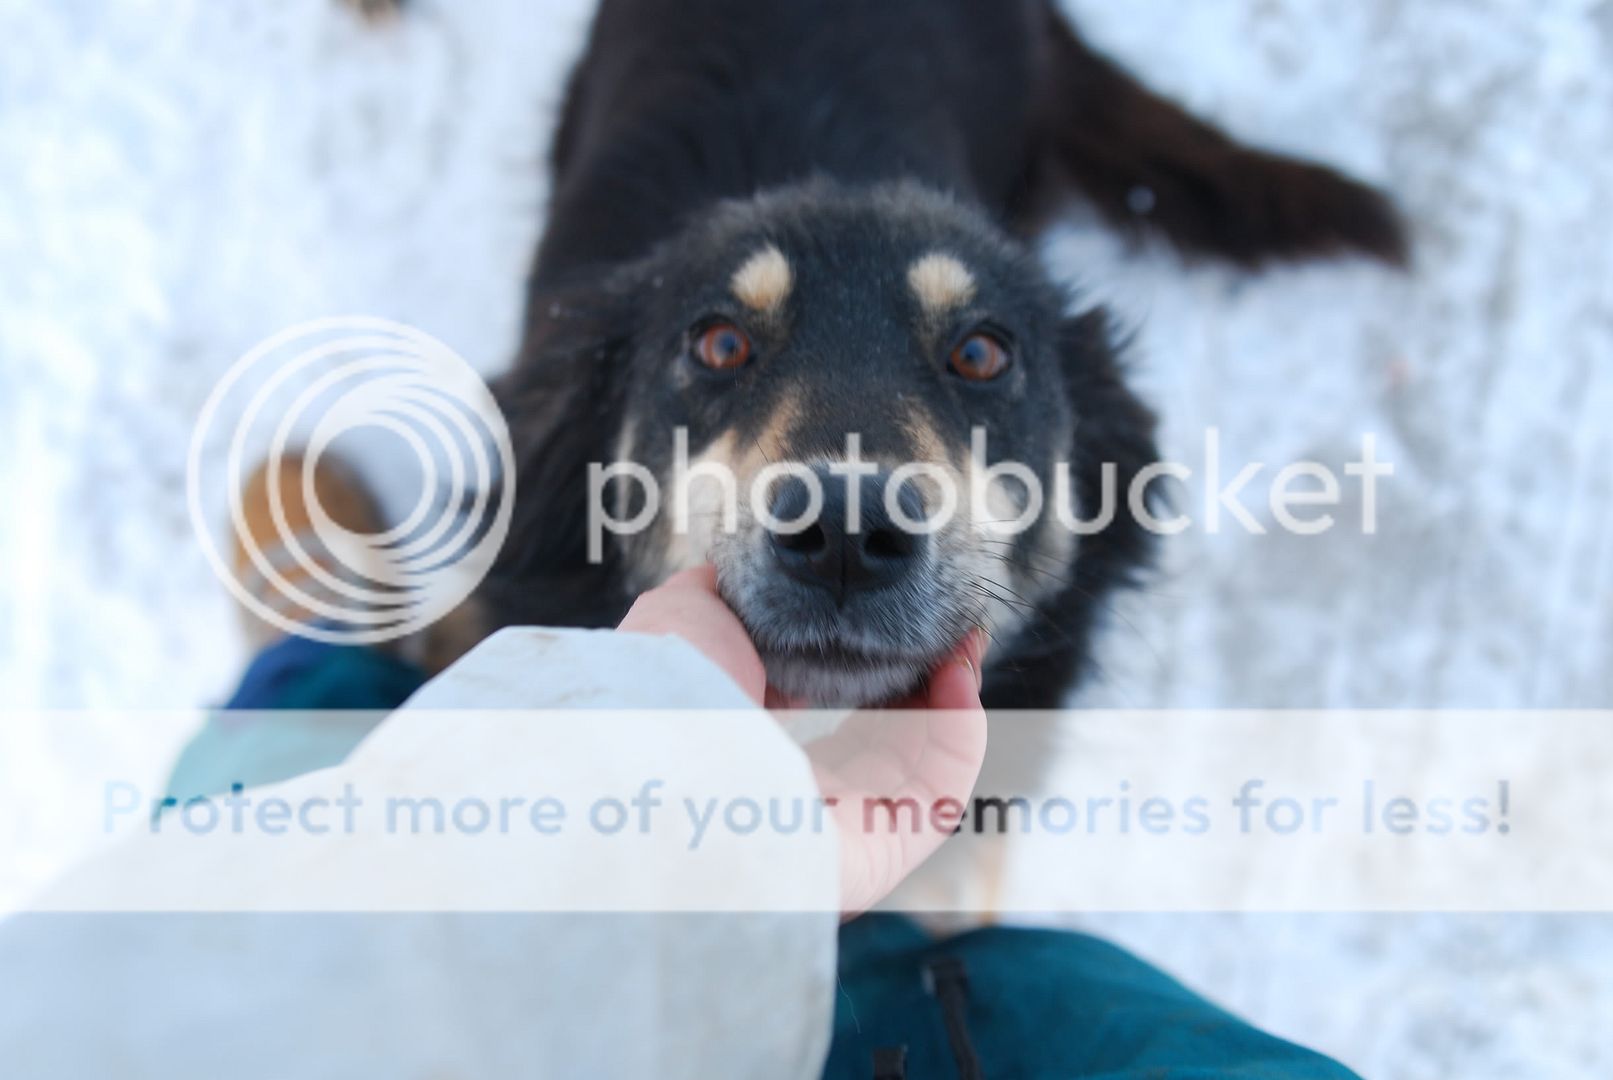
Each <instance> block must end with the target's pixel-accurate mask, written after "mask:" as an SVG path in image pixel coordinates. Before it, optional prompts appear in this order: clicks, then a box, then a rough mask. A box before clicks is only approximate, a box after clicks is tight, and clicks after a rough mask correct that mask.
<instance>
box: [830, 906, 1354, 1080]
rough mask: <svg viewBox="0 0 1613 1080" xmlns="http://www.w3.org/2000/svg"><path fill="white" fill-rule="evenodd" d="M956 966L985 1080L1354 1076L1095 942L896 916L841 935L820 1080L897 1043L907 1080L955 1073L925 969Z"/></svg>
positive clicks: (947, 1079)
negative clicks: (951, 933)
mask: <svg viewBox="0 0 1613 1080" xmlns="http://www.w3.org/2000/svg"><path fill="white" fill-rule="evenodd" d="M943 958H946V959H950V960H954V961H958V962H960V963H961V965H962V968H963V971H964V972H965V974H966V977H967V982H968V990H967V1006H966V1009H965V1011H964V1018H963V1019H964V1025H963V1026H964V1029H965V1030H966V1031H967V1033H968V1037H969V1039H970V1041H971V1043H972V1044H973V1048H974V1051H975V1052H976V1053H977V1054H978V1056H979V1062H980V1071H981V1075H982V1076H985V1077H988V1078H990V1080H1055V1078H1057V1080H1070V1078H1076V1077H1080V1078H1085V1080H1212V1078H1216V1080H1279V1078H1282V1080H1359V1078H1356V1077H1355V1074H1354V1073H1352V1072H1351V1071H1350V1070H1348V1069H1346V1068H1345V1067H1344V1066H1342V1065H1339V1064H1338V1063H1336V1062H1334V1061H1331V1060H1329V1059H1327V1058H1324V1057H1322V1056H1321V1055H1319V1054H1316V1053H1314V1052H1312V1051H1309V1050H1305V1049H1303V1048H1301V1047H1298V1046H1295V1045H1293V1044H1292V1043H1288V1042H1284V1041H1283V1040H1281V1039H1278V1038H1275V1037H1274V1036H1271V1035H1267V1034H1265V1033H1264V1032H1261V1031H1258V1030H1256V1029H1255V1028H1253V1027H1250V1026H1249V1025H1248V1024H1246V1023H1244V1022H1243V1021H1241V1020H1238V1019H1237V1018H1235V1017H1233V1016H1232V1015H1230V1014H1229V1013H1226V1012H1224V1011H1222V1010H1221V1009H1218V1008H1216V1007H1215V1006H1214V1005H1211V1004H1210V1003H1209V1002H1207V1001H1205V1000H1204V999H1203V998H1201V997H1199V996H1198V995H1196V994H1194V993H1192V992H1191V991H1189V990H1188V989H1187V988H1186V987H1184V986H1182V985H1181V984H1180V983H1178V982H1176V981H1175V980H1174V979H1172V978H1171V977H1170V976H1168V975H1166V974H1165V973H1164V972H1162V971H1159V970H1158V969H1157V968H1154V967H1151V966H1149V965H1148V964H1146V963H1144V962H1143V961H1141V960H1139V959H1137V958H1136V957H1135V956H1132V955H1131V954H1129V953H1127V952H1125V951H1123V950H1121V949H1118V948H1116V947H1115V946H1113V945H1110V944H1108V943H1107V942H1104V941H1100V940H1098V939H1097V938H1094V937H1088V936H1086V935H1084V934H1075V933H1069V932H1066V931H1057V930H1027V929H1014V928H1008V927H989V928H986V929H983V930H976V931H973V932H971V933H967V934H962V935H959V936H956V937H951V938H946V939H940V940H937V939H935V938H932V937H931V936H930V935H928V934H927V933H926V932H925V931H924V930H923V929H921V928H920V927H919V926H918V925H917V924H916V923H914V922H913V921H912V920H910V919H906V918H903V917H900V916H895V915H866V916H864V917H863V918H861V919H858V920H856V921H855V922H852V923H849V924H848V925H846V926H845V927H843V928H842V929H841V932H840V964H839V966H840V986H839V993H838V996H837V1000H836V1005H835V1030H834V1044H833V1046H832V1048H831V1049H830V1053H829V1061H828V1063H827V1065H826V1066H825V1068H824V1073H823V1075H824V1077H825V1078H826V1080H867V1078H868V1077H869V1076H871V1075H872V1072H871V1068H870V1063H871V1062H872V1061H873V1054H874V1051H875V1050H878V1049H881V1048H884V1047H893V1046H905V1047H906V1048H907V1075H908V1076H910V1077H912V1078H914V1080H920V1078H923V1080H943V1078H944V1080H951V1078H953V1077H956V1076H957V1075H958V1069H957V1065H956V1061H955V1058H954V1055H953V1052H952V1049H951V1045H950V1043H949V1041H948V1037H947V1031H946V1028H945V1025H944V1021H943V1010H942V1007H941V1004H940V1002H939V1000H938V999H937V997H936V996H934V995H933V994H932V993H931V992H930V990H929V989H928V988H927V987H926V979H925V969H926V968H927V967H928V966H929V965H930V964H931V963H932V962H934V961H936V960H940V959H943Z"/></svg>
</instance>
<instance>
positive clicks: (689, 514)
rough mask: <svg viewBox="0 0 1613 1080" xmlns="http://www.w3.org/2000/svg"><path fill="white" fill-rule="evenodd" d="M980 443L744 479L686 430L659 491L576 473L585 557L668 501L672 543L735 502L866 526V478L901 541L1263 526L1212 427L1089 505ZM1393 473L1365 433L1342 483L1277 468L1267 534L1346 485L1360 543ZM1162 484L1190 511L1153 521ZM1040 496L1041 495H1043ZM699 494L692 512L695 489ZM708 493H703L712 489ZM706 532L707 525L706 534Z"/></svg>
mask: <svg viewBox="0 0 1613 1080" xmlns="http://www.w3.org/2000/svg"><path fill="white" fill-rule="evenodd" d="M989 439H990V436H989V434H988V433H987V431H986V430H985V429H984V428H981V427H976V428H974V429H972V431H971V433H970V445H969V464H968V467H967V468H966V469H962V470H959V469H954V468H951V467H949V466H945V465H940V464H937V463H933V462H910V463H905V464H900V465H896V466H894V467H892V466H891V465H890V464H889V463H880V462H876V461H869V460H867V459H865V458H864V457H863V451H862V437H861V435H859V434H858V433H855V432H853V433H850V434H848V435H847V436H846V439H845V449H844V453H843V455H842V456H841V457H839V458H837V459H832V460H831V459H823V460H819V461H815V462H798V461H769V462H768V464H767V465H766V466H765V467H763V468H761V469H760V470H758V471H757V472H756V473H755V475H754V476H752V477H751V478H750V479H749V482H748V484H747V483H742V481H741V478H740V477H739V476H738V475H736V473H735V472H734V470H733V469H732V468H731V467H730V466H729V465H727V464H725V463H724V462H721V461H711V460H697V461H691V459H690V451H689V432H688V429H686V428H682V427H679V428H676V429H674V431H673V446H672V454H671V474H670V476H669V477H667V478H666V480H667V483H668V485H669V486H670V488H671V492H672V493H671V496H670V498H668V497H667V496H666V495H665V494H664V493H663V491H662V486H663V481H662V478H661V477H658V476H657V475H656V474H655V473H654V472H653V471H652V470H650V469H649V468H648V467H646V466H645V465H643V464H641V463H640V462H636V461H626V460H621V461H615V462H611V463H608V464H607V463H603V462H593V463H590V464H589V466H588V492H589V501H588V555H589V559H590V560H591V561H593V562H596V563H597V562H599V561H600V560H602V559H603V557H604V549H605V537H606V535H607V534H608V535H613V536H636V535H638V534H640V533H643V532H645V531H646V530H648V529H650V528H651V527H653V526H654V525H655V524H656V522H658V521H660V520H661V519H662V516H663V510H664V509H666V508H667V504H668V503H669V502H670V504H671V505H670V510H671V514H670V527H671V530H672V533H673V534H674V535H675V536H678V537H687V536H689V535H691V533H692V532H693V531H695V526H696V523H697V522H698V523H700V526H701V527H702V528H703V529H710V531H721V532H723V533H726V534H730V535H731V534H733V533H735V532H737V531H738V530H739V527H740V517H741V514H740V506H741V502H740V498H741V495H742V494H743V495H745V496H747V497H748V498H747V500H746V502H745V504H744V505H745V506H747V507H748V508H749V513H748V517H749V519H750V520H754V521H755V522H757V523H758V524H759V525H760V526H761V527H763V528H764V529H766V530H767V531H769V532H771V533H774V534H778V535H783V536H790V535H795V534H798V533H801V532H803V531H805V530H807V529H810V528H811V527H812V526H813V525H814V524H816V523H817V522H818V520H819V518H820V516H822V515H823V514H824V513H825V507H826V505H828V502H829V499H828V494H827V493H829V492H835V493H837V495H838V497H837V498H836V499H835V501H834V509H833V510H832V511H830V512H833V513H844V515H845V529H846V531H847V532H848V533H849V534H856V533H857V532H859V531H860V528H861V526H862V524H863V522H864V520H865V510H864V504H865V503H866V501H867V499H868V498H869V497H870V492H869V490H868V488H867V487H866V485H865V481H866V480H869V479H874V480H876V481H877V482H876V483H874V485H873V489H874V490H873V492H872V497H873V498H874V499H876V500H881V502H880V509H881V510H882V511H883V516H882V518H881V520H882V521H883V522H888V523H890V524H892V525H894V526H896V527H897V528H899V529H901V530H902V531H904V532H907V533H910V534H913V535H929V534H933V533H936V532H940V531H942V530H944V529H946V528H947V527H949V526H950V525H952V524H953V523H954V522H955V521H957V520H958V517H959V515H960V514H961V513H964V512H965V511H967V517H966V519H965V520H966V521H967V523H968V525H969V527H970V528H972V529H975V530H977V531H980V532H983V533H986V534H989V535H992V536H997V537H1014V536H1018V535H1020V534H1022V533H1024V532H1026V531H1027V530H1029V529H1031V528H1032V527H1034V526H1036V525H1038V524H1040V523H1042V522H1043V521H1045V520H1048V519H1049V518H1051V520H1052V521H1053V522H1054V523H1055V525H1056V526H1057V527H1060V528H1063V529H1065V530H1066V531H1068V532H1070V533H1072V534H1074V535H1076V536H1092V535H1095V534H1097V533H1101V532H1103V531H1104V530H1106V529H1108V528H1109V527H1110V526H1112V525H1113V524H1114V523H1115V521H1116V519H1117V518H1118V517H1119V516H1120V515H1121V513H1122V512H1124V513H1126V514H1127V515H1128V516H1129V518H1130V519H1131V520H1133V521H1135V522H1136V523H1137V524H1138V525H1139V526H1140V527H1141V528H1143V529H1144V530H1145V531H1147V532H1150V533H1153V534H1155V535H1159V536H1171V535H1175V534H1177V533H1181V532H1185V531H1186V530H1188V529H1190V528H1193V527H1194V526H1195V525H1197V526H1200V527H1201V528H1202V529H1203V531H1204V532H1206V533H1208V534H1211V535H1215V534H1218V533H1220V532H1221V531H1222V529H1223V528H1224V527H1225V524H1226V523H1227V522H1231V523H1232V524H1233V525H1234V526H1236V527H1237V528H1240V529H1242V530H1243V531H1244V532H1247V533H1249V534H1252V535H1262V534H1265V533H1267V532H1269V531H1271V530H1270V529H1268V528H1267V526H1266V525H1265V524H1264V523H1263V522H1262V520H1261V518H1260V516H1258V514H1257V510H1258V502H1257V503H1256V509H1251V506H1250V505H1249V503H1248V501H1247V496H1250V495H1251V494H1255V493H1257V492H1258V490H1259V485H1260V482H1261V481H1262V478H1263V477H1264V476H1265V474H1266V465H1265V464H1264V463H1262V462H1247V463H1244V464H1242V466H1241V467H1239V468H1238V469H1237V470H1236V471H1235V472H1231V471H1230V470H1229V467H1228V466H1227V464H1226V463H1225V462H1224V460H1223V451H1222V446H1221V432H1220V430H1219V429H1218V428H1215V427H1210V428H1207V429H1206V430H1205V436H1204V453H1203V458H1202V462H1203V464H1202V471H1201V472H1196V471H1195V470H1194V468H1192V467H1191V466H1189V465H1187V464H1184V463H1182V462H1175V461H1157V462H1152V463H1149V464H1148V465H1145V466H1143V467H1141V468H1139V469H1137V470H1136V471H1135V472H1134V473H1132V474H1131V475H1130V476H1129V477H1128V478H1127V479H1126V480H1125V481H1124V483H1123V482H1122V479H1121V476H1120V468H1119V465H1118V464H1117V463H1116V462H1112V461H1106V462H1099V463H1098V466H1097V469H1098V483H1097V487H1098V494H1097V498H1096V499H1095V500H1094V502H1095V505H1083V504H1081V500H1078V499H1077V496H1076V491H1077V489H1078V485H1077V483H1076V477H1075V475H1074V470H1073V468H1072V466H1071V464H1070V463H1069V462H1068V461H1057V462H1054V463H1052V464H1051V466H1050V467H1049V468H1046V469H1045V471H1038V470H1037V469H1035V468H1032V467H1031V466H1030V465H1029V464H1027V463H1025V462H1020V461H1013V460H1000V461H996V462H992V461H990V455H989V445H988V444H989ZM1394 471H1395V470H1394V466H1393V465H1392V464H1390V463H1388V462H1385V461H1382V460H1380V459H1379V457H1378V445H1377V437H1376V436H1375V435H1373V434H1372V433H1370V432H1369V433H1366V434H1364V435H1363V436H1362V437H1361V451H1360V457H1359V458H1358V459H1356V460H1352V461H1348V462H1346V463H1344V466H1343V473H1344V475H1343V478H1341V477H1340V476H1339V473H1338V471H1337V470H1335V469H1334V468H1332V467H1331V466H1328V465H1324V464H1321V463H1319V462H1313V461H1299V462H1294V463H1291V464H1289V465H1286V466H1283V467H1282V468H1280V469H1277V470H1275V472H1274V473H1273V474H1272V475H1271V477H1270V479H1269V482H1268V486H1267V488H1266V492H1265V495H1266V505H1265V509H1266V511H1267V514H1266V516H1267V517H1268V518H1269V519H1270V521H1271V522H1272V524H1273V526H1274V527H1275V529H1276V530H1277V531H1280V532H1285V533H1289V534H1292V535H1297V536H1315V535H1319V534H1321V533H1325V532H1330V531H1332V530H1333V529H1334V528H1335V527H1336V526H1337V525H1338V517H1337V516H1336V515H1335V514H1334V513H1333V512H1332V511H1333V510H1334V509H1338V508H1341V507H1342V506H1343V505H1344V489H1345V486H1346V484H1351V483H1353V484H1356V485H1358V487H1359V495H1360V497H1359V499H1358V500H1357V503H1356V505H1357V506H1358V507H1359V510H1360V520H1359V524H1360V528H1361V532H1362V534H1363V535H1367V536H1370V535H1374V534H1376V532H1377V530H1378V481H1379V480H1381V479H1383V478H1384V477H1388V476H1392V475H1394ZM786 482H788V483H790V484H793V485H795V487H796V491H797V494H798V495H799V497H796V498H792V499H790V500H787V507H788V511H789V512H788V513H787V514H781V513H779V512H778V508H779V504H778V503H777V502H776V501H775V497H776V493H777V491H778V489H779V485H780V484H781V483H786ZM1166 483H1171V484H1174V485H1175V490H1176V491H1177V492H1183V491H1185V492H1187V493H1188V494H1189V496H1190V497H1191V496H1192V495H1195V494H1198V493H1200V492H1201V493H1202V499H1203V501H1202V513H1201V514H1200V515H1198V516H1195V515H1194V514H1191V513H1188V512H1185V511H1184V512H1177V513H1172V514H1170V515H1169V516H1161V514H1160V511H1161V509H1162V506H1163V504H1164V503H1166V502H1169V503H1175V502H1176V500H1175V499H1171V500H1160V499H1157V498H1155V496H1156V495H1157V494H1158V493H1160V492H1161V491H1162V490H1163V489H1164V485H1165V484H1166ZM1049 488H1051V490H1048V489H1049ZM697 490H698V491H700V492H701V495H700V496H699V498H698V503H699V506H698V508H697V507H696V506H695V505H694V504H695V503H696V501H697V498H696V496H695V495H694V494H693V493H694V492H696V491H697ZM914 490H920V491H923V492H924V496H925V497H924V499H923V500H922V513H920V512H916V511H915V505H914V500H913V498H912V497H911V495H910V494H906V493H909V492H911V491H914ZM713 493H715V496H716V497H715V499H713V498H712V494H713ZM712 525H714V526H715V528H710V527H711V526H712Z"/></svg>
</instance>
